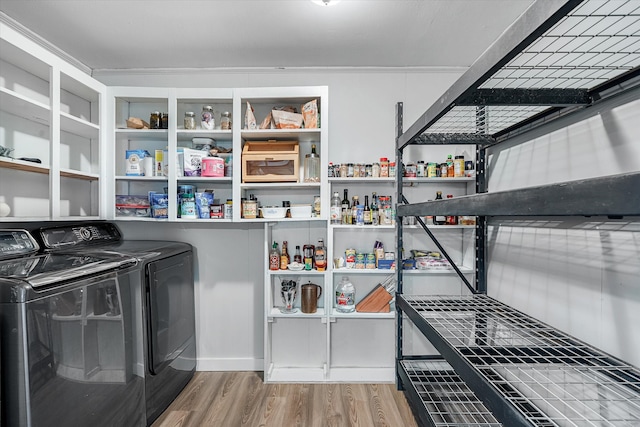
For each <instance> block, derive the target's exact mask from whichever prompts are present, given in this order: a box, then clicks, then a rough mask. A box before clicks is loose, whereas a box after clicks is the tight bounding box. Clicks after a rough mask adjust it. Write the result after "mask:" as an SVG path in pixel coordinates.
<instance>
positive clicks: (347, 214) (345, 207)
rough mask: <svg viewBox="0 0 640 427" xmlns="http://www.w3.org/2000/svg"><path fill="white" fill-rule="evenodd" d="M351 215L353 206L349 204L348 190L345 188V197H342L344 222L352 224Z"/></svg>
mask: <svg viewBox="0 0 640 427" xmlns="http://www.w3.org/2000/svg"><path fill="white" fill-rule="evenodd" d="M350 217H351V206H350V205H349V196H348V191H347V189H346V188H345V189H344V198H343V199H342V223H343V224H351V221H349V218H350Z"/></svg>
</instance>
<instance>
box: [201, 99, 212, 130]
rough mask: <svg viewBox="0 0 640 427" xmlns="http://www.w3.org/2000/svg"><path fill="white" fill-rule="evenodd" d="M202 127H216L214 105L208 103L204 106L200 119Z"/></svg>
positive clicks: (207, 128)
mask: <svg viewBox="0 0 640 427" xmlns="http://www.w3.org/2000/svg"><path fill="white" fill-rule="evenodd" d="M200 126H201V127H202V129H206V130H213V129H215V128H216V121H215V119H214V118H213V107H211V106H210V105H207V106H205V107H202V116H201V119H200Z"/></svg>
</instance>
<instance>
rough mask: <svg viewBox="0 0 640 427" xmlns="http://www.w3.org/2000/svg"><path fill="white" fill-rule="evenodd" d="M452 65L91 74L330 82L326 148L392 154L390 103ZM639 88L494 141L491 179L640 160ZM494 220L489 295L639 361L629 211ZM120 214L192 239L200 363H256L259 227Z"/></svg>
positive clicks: (428, 87) (534, 181)
mask: <svg viewBox="0 0 640 427" xmlns="http://www.w3.org/2000/svg"><path fill="white" fill-rule="evenodd" d="M460 74H461V70H437V71H434V72H431V73H428V72H413V71H410V72H404V73H402V72H382V71H367V70H365V71H335V70H329V71H326V72H322V71H317V72H316V71H307V72H305V71H297V72H294V71H289V70H281V71H268V72H267V71H265V72H257V71H254V72H245V73H235V74H221V73H213V72H212V73H193V72H189V73H187V74H184V75H173V74H166V73H154V74H140V73H137V74H132V75H128V76H115V75H105V76H96V77H97V78H99V79H100V80H101V81H103V82H104V83H105V84H107V85H119V86H126V85H133V86H135V85H140V86H145V85H146V86H171V87H199V86H212V87H250V86H267V87H268V86H307V85H308V86H312V85H328V86H329V105H330V112H329V118H330V130H329V143H330V146H329V152H330V153H331V155H330V159H329V160H330V161H333V162H342V161H356V160H357V161H369V160H373V159H375V158H378V157H380V156H387V157H393V156H394V132H395V103H396V102H397V101H402V102H404V107H405V108H404V109H405V127H407V126H408V125H410V124H411V123H413V121H414V120H415V119H416V118H417V117H418V116H419V115H420V114H421V113H422V112H423V111H424V110H425V109H426V108H427V107H428V106H430V105H431V103H432V102H433V101H435V100H436V99H437V98H438V97H439V96H440V95H441V94H442V92H444V90H446V89H447V88H448V87H449V85H451V84H452V83H453V82H454V81H455V79H456V78H457V77H458V76H459V75H460ZM638 97H639V95H638V92H637V91H636V92H635V93H632V94H629V96H628V97H627V98H626V99H625V100H624V101H622V102H616V103H615V104H612V103H602V104H601V106H599V107H597V108H591V109H589V110H587V111H585V112H584V113H581V114H580V115H579V116H578V117H579V118H580V119H579V120H578V121H580V123H579V124H572V123H573V122H574V121H575V120H576V118H575V117H570V118H568V119H567V120H562V121H560V122H559V123H558V124H556V125H553V126H554V128H552V129H546V130H545V131H544V132H543V131H535V133H531V134H529V135H524V136H522V137H519V138H518V139H516V142H520V140H523V141H529V142H525V143H524V144H519V145H516V144H505V145H504V146H501V147H500V148H499V149H494V150H492V156H491V158H490V175H489V176H490V178H489V189H490V191H496V190H503V189H509V188H518V187H523V186H532V185H539V184H544V183H549V182H555V181H564V180H572V179H580V178H588V177H594V176H601V175H608V174H614V173H619V172H624V171H637V170H640V145H639V144H638V142H637V141H638V138H639V136H640V135H639V133H640V130H638V129H639V128H638V126H637V122H638V120H639V119H640V101H638V100H637V99H638ZM620 103H622V105H618V104H620ZM565 126H569V127H566V128H565ZM545 132H546V133H548V135H544V133H545ZM549 132H551V133H549ZM491 224H492V226H491V227H490V230H489V237H490V245H489V252H488V254H489V270H488V287H489V294H490V295H491V296H493V297H495V298H497V299H499V300H502V301H504V302H506V303H507V304H510V305H512V306H514V307H515V308H517V309H520V310H522V311H524V312H527V313H529V314H531V315H533V316H534V317H537V318H539V319H541V320H543V321H545V322H547V323H550V324H551V325H553V326H555V327H558V328H560V329H562V330H564V331H567V332H569V333H570V334H573V335H574V336H576V337H578V338H580V339H582V340H584V341H587V342H589V343H591V344H593V345H596V346H597V347H600V348H602V349H604V350H605V351H608V352H610V353H611V354H613V355H614V356H617V357H620V358H622V359H624V360H626V361H627V362H629V363H632V364H634V365H636V366H640V334H637V333H635V332H634V331H635V329H634V327H635V325H638V324H640V234H639V233H640V225H638V222H637V221H635V222H634V221H629V220H628V219H625V220H622V221H606V220H602V219H601V218H597V219H596V218H591V219H584V220H582V219H575V218H573V219H558V220H553V221H551V220H548V221H545V222H543V223H540V221H534V222H518V223H514V222H513V221H511V220H507V219H496V220H493V221H492V222H491ZM121 226H122V228H123V229H124V231H125V232H131V233H132V234H130V235H129V236H130V237H131V238H144V237H145V236H148V234H147V233H157V232H161V233H162V237H163V238H169V237H170V238H175V239H176V240H183V241H187V242H190V243H192V244H194V245H195V246H196V247H197V249H198V257H197V259H198V261H199V264H198V273H197V276H196V278H197V281H198V283H197V298H198V302H197V304H198V312H199V315H198V341H199V344H198V354H199V369H200V370H215V369H261V367H262V357H263V325H262V312H261V310H262V308H261V301H262V295H263V290H262V270H261V269H262V261H263V260H262V259H261V258H260V257H261V256H262V251H261V249H262V247H263V246H262V245H263V242H262V239H263V234H262V228H261V227H259V226H258V228H247V227H246V226H244V227H243V226H234V228H230V229H229V228H227V227H226V226H216V227H209V226H199V225H197V224H193V225H191V224H162V225H157V224H140V223H136V224H130V223H122V224H121ZM160 227H161V230H160V231H159V230H158V229H159V228H160Z"/></svg>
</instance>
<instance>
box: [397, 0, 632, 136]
mask: <svg viewBox="0 0 640 427" xmlns="http://www.w3.org/2000/svg"><path fill="white" fill-rule="evenodd" d="M639 17H640V10H639V9H638V8H637V5H636V4H635V3H634V2H633V1H620V2H616V5H615V7H605V6H603V5H602V4H600V2H596V1H584V2H583V1H580V0H567V1H558V2H555V3H554V4H552V5H550V4H549V2H546V1H538V2H535V3H533V4H532V5H531V7H530V8H529V9H528V10H527V11H526V12H525V13H524V14H523V15H522V16H521V17H520V19H518V20H517V21H516V22H514V24H513V25H512V26H511V27H509V28H508V29H507V30H506V31H505V32H504V33H503V34H502V36H501V37H500V38H499V39H498V40H497V41H496V42H495V43H494V44H493V45H492V46H491V47H490V48H489V49H487V51H485V53H484V54H483V55H482V56H481V57H480V58H479V59H478V60H476V61H475V62H474V64H473V65H472V66H471V67H470V68H469V69H468V70H467V71H466V72H465V74H464V75H463V76H462V77H461V78H460V79H458V80H457V81H456V82H455V83H454V84H453V85H452V86H451V87H450V88H449V89H448V90H447V91H446V92H445V94H444V95H443V96H442V97H441V98H440V99H439V100H438V101H437V102H435V103H433V105H432V106H431V107H430V108H429V109H428V110H426V111H425V113H424V114H423V115H422V116H420V117H419V118H418V119H417V120H416V121H415V122H414V124H413V125H411V126H410V127H409V129H407V131H406V132H404V133H402V134H401V135H399V137H398V143H397V146H398V148H404V147H406V146H407V145H409V144H443V143H446V144H456V143H460V141H462V140H465V139H468V140H469V141H470V142H469V143H473V144H478V145H481V146H487V145H492V144H494V143H496V142H499V141H502V140H504V139H506V138H510V137H512V136H514V135H516V134H518V133H521V132H522V131H525V130H529V129H531V128H533V127H535V126H539V125H542V124H546V123H548V122H549V121H551V120H555V119H557V118H559V117H563V116H564V115H566V114H567V113H571V112H572V111H575V110H578V109H582V108H585V107H588V106H590V105H594V104H596V103H598V102H599V101H600V100H602V99H604V98H607V97H610V96H612V95H616V94H619V93H623V92H625V91H628V90H630V89H631V88H633V87H637V86H638V85H640V49H639V48H638V38H637V34H636V33H637V21H638V19H639Z"/></svg>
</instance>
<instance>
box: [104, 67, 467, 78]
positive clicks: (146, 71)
mask: <svg viewBox="0 0 640 427" xmlns="http://www.w3.org/2000/svg"><path fill="white" fill-rule="evenodd" d="M467 69H468V67H220V68H121V69H108V68H103V69H94V70H93V76H94V77H99V76H122V75H167V76H169V75H190V74H191V75H194V74H264V73H323V74H328V73H403V74H406V73H464V72H465V71H467Z"/></svg>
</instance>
